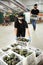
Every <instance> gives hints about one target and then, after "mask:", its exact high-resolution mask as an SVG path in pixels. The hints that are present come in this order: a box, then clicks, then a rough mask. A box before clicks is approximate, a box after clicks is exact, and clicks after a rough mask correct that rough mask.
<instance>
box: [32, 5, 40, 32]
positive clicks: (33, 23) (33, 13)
mask: <svg viewBox="0 0 43 65" xmlns="http://www.w3.org/2000/svg"><path fill="white" fill-rule="evenodd" d="M38 14H39V10H38V9H37V4H34V9H32V10H31V16H32V17H33V18H32V21H31V22H32V25H33V29H34V31H35V30H36V21H37V15H38Z"/></svg>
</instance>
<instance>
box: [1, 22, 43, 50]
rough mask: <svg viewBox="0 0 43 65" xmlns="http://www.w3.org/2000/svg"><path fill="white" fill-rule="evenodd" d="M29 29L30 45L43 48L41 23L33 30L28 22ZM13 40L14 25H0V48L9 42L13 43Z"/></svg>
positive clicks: (42, 26)
mask: <svg viewBox="0 0 43 65" xmlns="http://www.w3.org/2000/svg"><path fill="white" fill-rule="evenodd" d="M29 29H30V33H31V39H32V41H31V43H30V46H34V47H37V48H40V49H43V23H40V24H37V29H36V31H34V30H33V28H32V25H31V24H29ZM14 41H15V40H14V25H13V24H12V25H9V26H1V25H0V48H5V47H6V46H8V45H9V44H11V43H14Z"/></svg>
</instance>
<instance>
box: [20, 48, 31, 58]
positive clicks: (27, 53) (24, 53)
mask: <svg viewBox="0 0 43 65" xmlns="http://www.w3.org/2000/svg"><path fill="white" fill-rule="evenodd" d="M20 54H21V55H22V56H25V57H27V56H29V55H30V54H32V52H27V50H26V49H23V50H22V51H21V52H20Z"/></svg>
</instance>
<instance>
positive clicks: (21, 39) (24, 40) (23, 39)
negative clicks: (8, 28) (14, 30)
mask: <svg viewBox="0 0 43 65" xmlns="http://www.w3.org/2000/svg"><path fill="white" fill-rule="evenodd" d="M17 40H18V41H23V42H28V41H29V40H28V39H26V38H18V39H17Z"/></svg>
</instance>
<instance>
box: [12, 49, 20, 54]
mask: <svg viewBox="0 0 43 65" xmlns="http://www.w3.org/2000/svg"><path fill="white" fill-rule="evenodd" d="M12 50H13V52H16V53H18V54H20V49H19V48H15V49H12Z"/></svg>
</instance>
